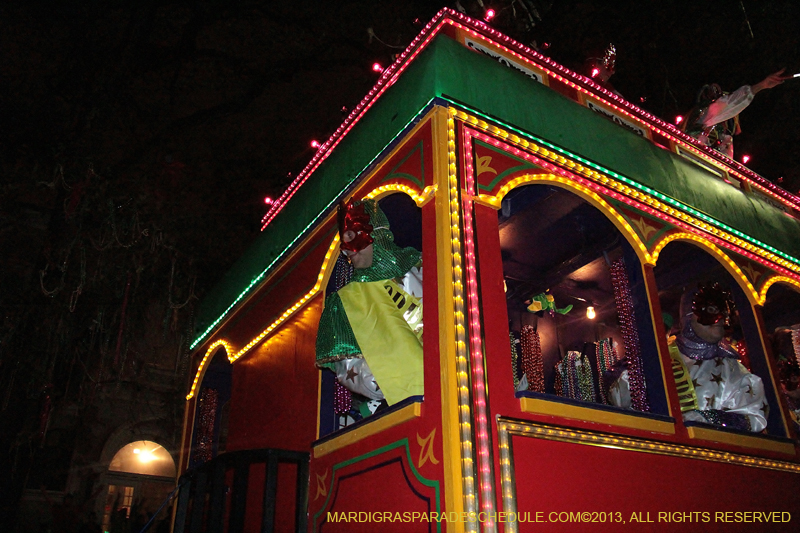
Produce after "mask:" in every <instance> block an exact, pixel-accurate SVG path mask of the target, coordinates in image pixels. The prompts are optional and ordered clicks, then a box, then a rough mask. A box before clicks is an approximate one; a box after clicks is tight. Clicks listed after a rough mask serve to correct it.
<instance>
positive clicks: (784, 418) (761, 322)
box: [753, 308, 792, 435]
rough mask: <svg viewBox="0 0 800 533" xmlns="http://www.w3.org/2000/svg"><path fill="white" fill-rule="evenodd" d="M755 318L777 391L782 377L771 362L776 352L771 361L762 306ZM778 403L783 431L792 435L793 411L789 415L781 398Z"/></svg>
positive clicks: (756, 311) (756, 312)
mask: <svg viewBox="0 0 800 533" xmlns="http://www.w3.org/2000/svg"><path fill="white" fill-rule="evenodd" d="M753 318H755V322H756V328H757V329H758V338H759V340H760V342H761V350H762V352H761V353H763V354H764V359H765V360H766V363H767V372H769V380H770V383H772V386H773V390H776V391H778V390H781V388H782V386H781V382H780V377H779V376H776V375H775V372H774V371H773V365H772V364H771V363H772V362H773V361H775V360H776V358H775V354H773V357H772V361H770V357H769V355H768V354H772V350H771V349H770V350H768V349H767V340H768V339H770V338H771V337H770V336H769V335H766V334H765V333H766V332H765V331H764V327H765V325H764V315H763V313H762V311H761V308H755V309H753ZM776 378H777V379H776ZM776 403H777V404H778V412H779V413H780V421H781V426H782V427H783V431H784V433H785V434H786V435H791V434H792V432H791V431H790V430H789V426H788V425H787V424H786V421H787V420H789V424H791V423H792V422H791V420H792V419H791V413H789V415H790V416H787V413H786V410H785V409H784V408H783V402H782V401H780V398H778V401H777V402H776Z"/></svg>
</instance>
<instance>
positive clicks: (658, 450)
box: [497, 418, 800, 476]
mask: <svg viewBox="0 0 800 533" xmlns="http://www.w3.org/2000/svg"><path fill="white" fill-rule="evenodd" d="M497 429H498V432H507V433H508V434H509V435H516V436H520V437H535V438H540V439H547V440H554V441H559V442H568V443H572V444H584V445H588V446H599V447H602V448H613V449H617V450H627V451H633V452H644V453H652V454H656V455H668V456H671V457H682V458H686V459H701V460H705V461H713V462H716V463H726V464H735V465H741V466H752V467H756V468H764V469H767V470H779V471H783V472H791V473H795V474H800V464H797V463H790V462H788V461H779V460H775V459H766V458H762V457H755V456H752V455H745V454H741V453H731V452H724V451H717V450H712V449H709V448H699V447H694V446H685V445H682V444H671V443H667V442H660V441H655V440H650V439H644V438H640V437H621V436H619V435H614V434H611V433H602V432H599V431H589V430H584V429H563V428H560V427H558V426H551V425H549V424H539V423H536V422H525V421H519V420H509V419H505V418H499V419H498V421H497ZM715 433H721V432H719V431H717V432H715ZM748 438H750V439H757V437H748ZM793 449H794V448H793ZM792 453H794V452H792ZM511 466H512V474H513V457H511ZM527 475H528V476H530V475H531V473H530V472H528V473H527Z"/></svg>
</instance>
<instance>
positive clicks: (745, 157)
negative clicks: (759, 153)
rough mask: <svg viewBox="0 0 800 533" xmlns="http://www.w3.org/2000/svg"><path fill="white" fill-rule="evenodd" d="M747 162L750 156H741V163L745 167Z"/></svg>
mask: <svg viewBox="0 0 800 533" xmlns="http://www.w3.org/2000/svg"><path fill="white" fill-rule="evenodd" d="M748 161H750V156H749V155H743V156H742V163H744V164H745V165H746V164H747V162H748Z"/></svg>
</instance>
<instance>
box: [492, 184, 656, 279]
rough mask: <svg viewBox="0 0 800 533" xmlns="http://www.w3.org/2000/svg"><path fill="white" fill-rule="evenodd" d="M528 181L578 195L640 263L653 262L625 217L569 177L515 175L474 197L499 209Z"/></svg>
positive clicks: (601, 198) (600, 197)
mask: <svg viewBox="0 0 800 533" xmlns="http://www.w3.org/2000/svg"><path fill="white" fill-rule="evenodd" d="M529 183H546V184H548V185H554V186H556V187H559V188H562V189H566V190H568V191H570V192H572V193H574V194H576V195H578V196H580V197H581V198H583V199H584V200H586V201H587V202H589V203H590V204H591V205H593V206H594V207H596V208H597V209H599V210H600V212H601V213H603V214H604V215H605V216H606V218H608V219H609V220H610V221H611V223H612V224H614V226H616V227H617V229H618V230H619V231H620V233H622V234H623V235H625V236H626V238H627V240H628V242H629V243H630V244H631V246H632V247H633V249H634V250H635V251H636V255H637V256H638V257H639V262H640V263H642V264H651V265H653V264H655V261H654V259H653V258H652V257H651V255H650V253H649V252H648V251H647V246H645V244H644V243H643V242H642V240H641V239H640V238H639V234H638V233H636V230H634V229H633V227H632V226H631V225H630V224H629V223H628V221H627V220H625V218H624V217H623V216H622V215H621V214H619V212H618V211H617V210H616V209H614V208H613V207H612V206H611V204H609V203H608V202H607V201H605V199H603V197H602V196H600V195H599V194H597V193H596V192H594V191H593V190H591V189H589V188H588V187H584V186H583V185H580V184H578V183H575V182H574V181H573V180H571V179H569V178H565V177H563V176H559V175H557V174H525V175H523V176H519V177H516V178H514V179H513V180H511V181H509V182H508V183H506V184H505V185H503V186H502V187H501V188H500V190H499V191H497V194H496V195H494V196H492V195H488V194H481V195H478V196H477V197H476V199H477V200H480V201H481V203H483V204H484V205H489V206H492V207H494V208H495V209H499V208H500V205H501V203H502V201H503V198H504V197H505V195H506V194H508V193H509V192H510V191H511V190H512V189H515V188H516V187H520V186H522V185H527V184H529Z"/></svg>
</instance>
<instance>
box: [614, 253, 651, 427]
mask: <svg viewBox="0 0 800 533" xmlns="http://www.w3.org/2000/svg"><path fill="white" fill-rule="evenodd" d="M610 272H611V283H612V284H613V285H614V301H615V302H616V304H617V315H618V316H619V328H620V332H621V333H622V341H623V343H624V344H625V355H626V356H627V357H628V375H629V376H630V386H631V407H633V409H634V410H636V411H643V412H649V411H650V405H649V404H648V403H647V386H646V384H645V380H644V370H643V368H642V350H641V347H640V346H639V333H638V331H637V329H636V320H635V318H634V316H633V298H631V291H630V286H629V284H628V274H627V273H626V272H625V262H624V261H623V260H622V258H620V259H617V260H616V261H614V262H613V263H611V268H610Z"/></svg>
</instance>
